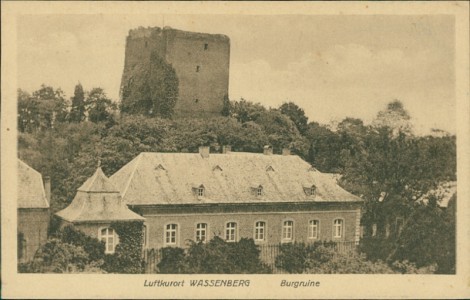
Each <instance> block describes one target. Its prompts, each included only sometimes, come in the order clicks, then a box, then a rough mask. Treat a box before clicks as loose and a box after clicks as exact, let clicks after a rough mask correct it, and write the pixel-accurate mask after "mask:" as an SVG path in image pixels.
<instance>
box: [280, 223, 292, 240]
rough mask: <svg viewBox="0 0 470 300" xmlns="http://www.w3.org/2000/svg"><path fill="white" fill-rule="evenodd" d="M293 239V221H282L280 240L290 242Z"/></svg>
mask: <svg viewBox="0 0 470 300" xmlns="http://www.w3.org/2000/svg"><path fill="white" fill-rule="evenodd" d="M293 239H294V221H284V223H283V225H282V240H283V241H292V240H293Z"/></svg>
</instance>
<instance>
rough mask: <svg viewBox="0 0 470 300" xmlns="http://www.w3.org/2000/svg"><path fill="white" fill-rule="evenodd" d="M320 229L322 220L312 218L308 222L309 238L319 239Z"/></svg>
mask: <svg viewBox="0 0 470 300" xmlns="http://www.w3.org/2000/svg"><path fill="white" fill-rule="evenodd" d="M319 230H320V221H318V220H310V221H309V222H308V238H309V239H318V232H319Z"/></svg>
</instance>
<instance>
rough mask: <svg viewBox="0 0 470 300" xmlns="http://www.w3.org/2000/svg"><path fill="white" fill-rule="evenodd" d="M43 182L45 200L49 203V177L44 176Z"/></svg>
mask: <svg viewBox="0 0 470 300" xmlns="http://www.w3.org/2000/svg"><path fill="white" fill-rule="evenodd" d="M43 182H44V191H45V192H46V199H47V202H49V203H51V177H49V176H44V177H43Z"/></svg>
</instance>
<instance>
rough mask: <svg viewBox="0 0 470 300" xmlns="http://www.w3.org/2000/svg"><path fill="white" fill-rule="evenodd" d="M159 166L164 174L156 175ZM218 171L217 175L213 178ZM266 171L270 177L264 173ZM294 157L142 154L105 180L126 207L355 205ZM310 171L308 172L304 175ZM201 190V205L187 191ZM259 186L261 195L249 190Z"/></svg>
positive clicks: (328, 179)
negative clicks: (308, 189)
mask: <svg viewBox="0 0 470 300" xmlns="http://www.w3.org/2000/svg"><path fill="white" fill-rule="evenodd" d="M159 164H162V165H164V166H165V168H166V172H156V171H155V169H154V166H157V165H159ZM214 166H219V167H220V168H221V169H222V171H220V172H214V171H213V167H214ZM266 166H271V167H272V168H273V171H270V172H266ZM310 169H311V166H310V164H308V163H307V162H305V161H304V160H302V159H301V158H300V157H298V156H295V155H263V154H257V153H243V152H230V153H229V154H214V153H211V154H210V155H209V157H207V158H203V157H202V156H201V155H200V154H199V153H148V152H147V153H141V154H139V155H138V156H137V157H136V158H134V159H133V160H132V161H130V162H129V163H128V164H127V165H125V166H124V167H122V168H121V169H120V170H119V171H117V172H116V173H115V174H114V175H112V176H111V177H110V180H111V181H112V182H113V183H114V185H115V186H117V187H119V190H120V192H121V195H122V197H123V201H124V202H125V203H127V204H130V205H152V204H191V203H194V204H196V203H201V202H208V203H260V202H264V203H270V202H306V201H310V202H311V201H315V202H357V201H362V199H360V198H359V197H357V196H354V195H352V194H351V193H349V192H347V191H345V190H344V189H342V188H341V187H340V186H339V185H338V184H337V183H336V180H334V179H333V178H332V177H331V176H329V175H326V174H323V173H321V172H319V171H317V170H310ZM309 170H310V171H309ZM196 183H198V184H197V185H199V184H204V187H205V193H204V201H201V199H200V198H199V199H198V198H197V197H196V196H195V195H194V193H193V191H192V188H193V187H195V186H196V185H195V184H196ZM255 183H256V186H259V185H261V186H262V187H263V195H262V196H257V195H254V193H253V192H252V187H253V186H254V184H255ZM311 185H315V186H316V187H317V189H316V192H315V196H307V195H306V194H305V192H304V189H303V187H304V186H311Z"/></svg>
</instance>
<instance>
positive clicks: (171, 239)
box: [165, 224, 178, 245]
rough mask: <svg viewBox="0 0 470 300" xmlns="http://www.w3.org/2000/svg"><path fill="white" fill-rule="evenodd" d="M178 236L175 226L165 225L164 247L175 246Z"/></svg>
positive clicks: (176, 226)
mask: <svg viewBox="0 0 470 300" xmlns="http://www.w3.org/2000/svg"><path fill="white" fill-rule="evenodd" d="M177 234H178V225H177V224H167V225H166V226H165V245H176V241H177V237H178V236H177Z"/></svg>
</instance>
